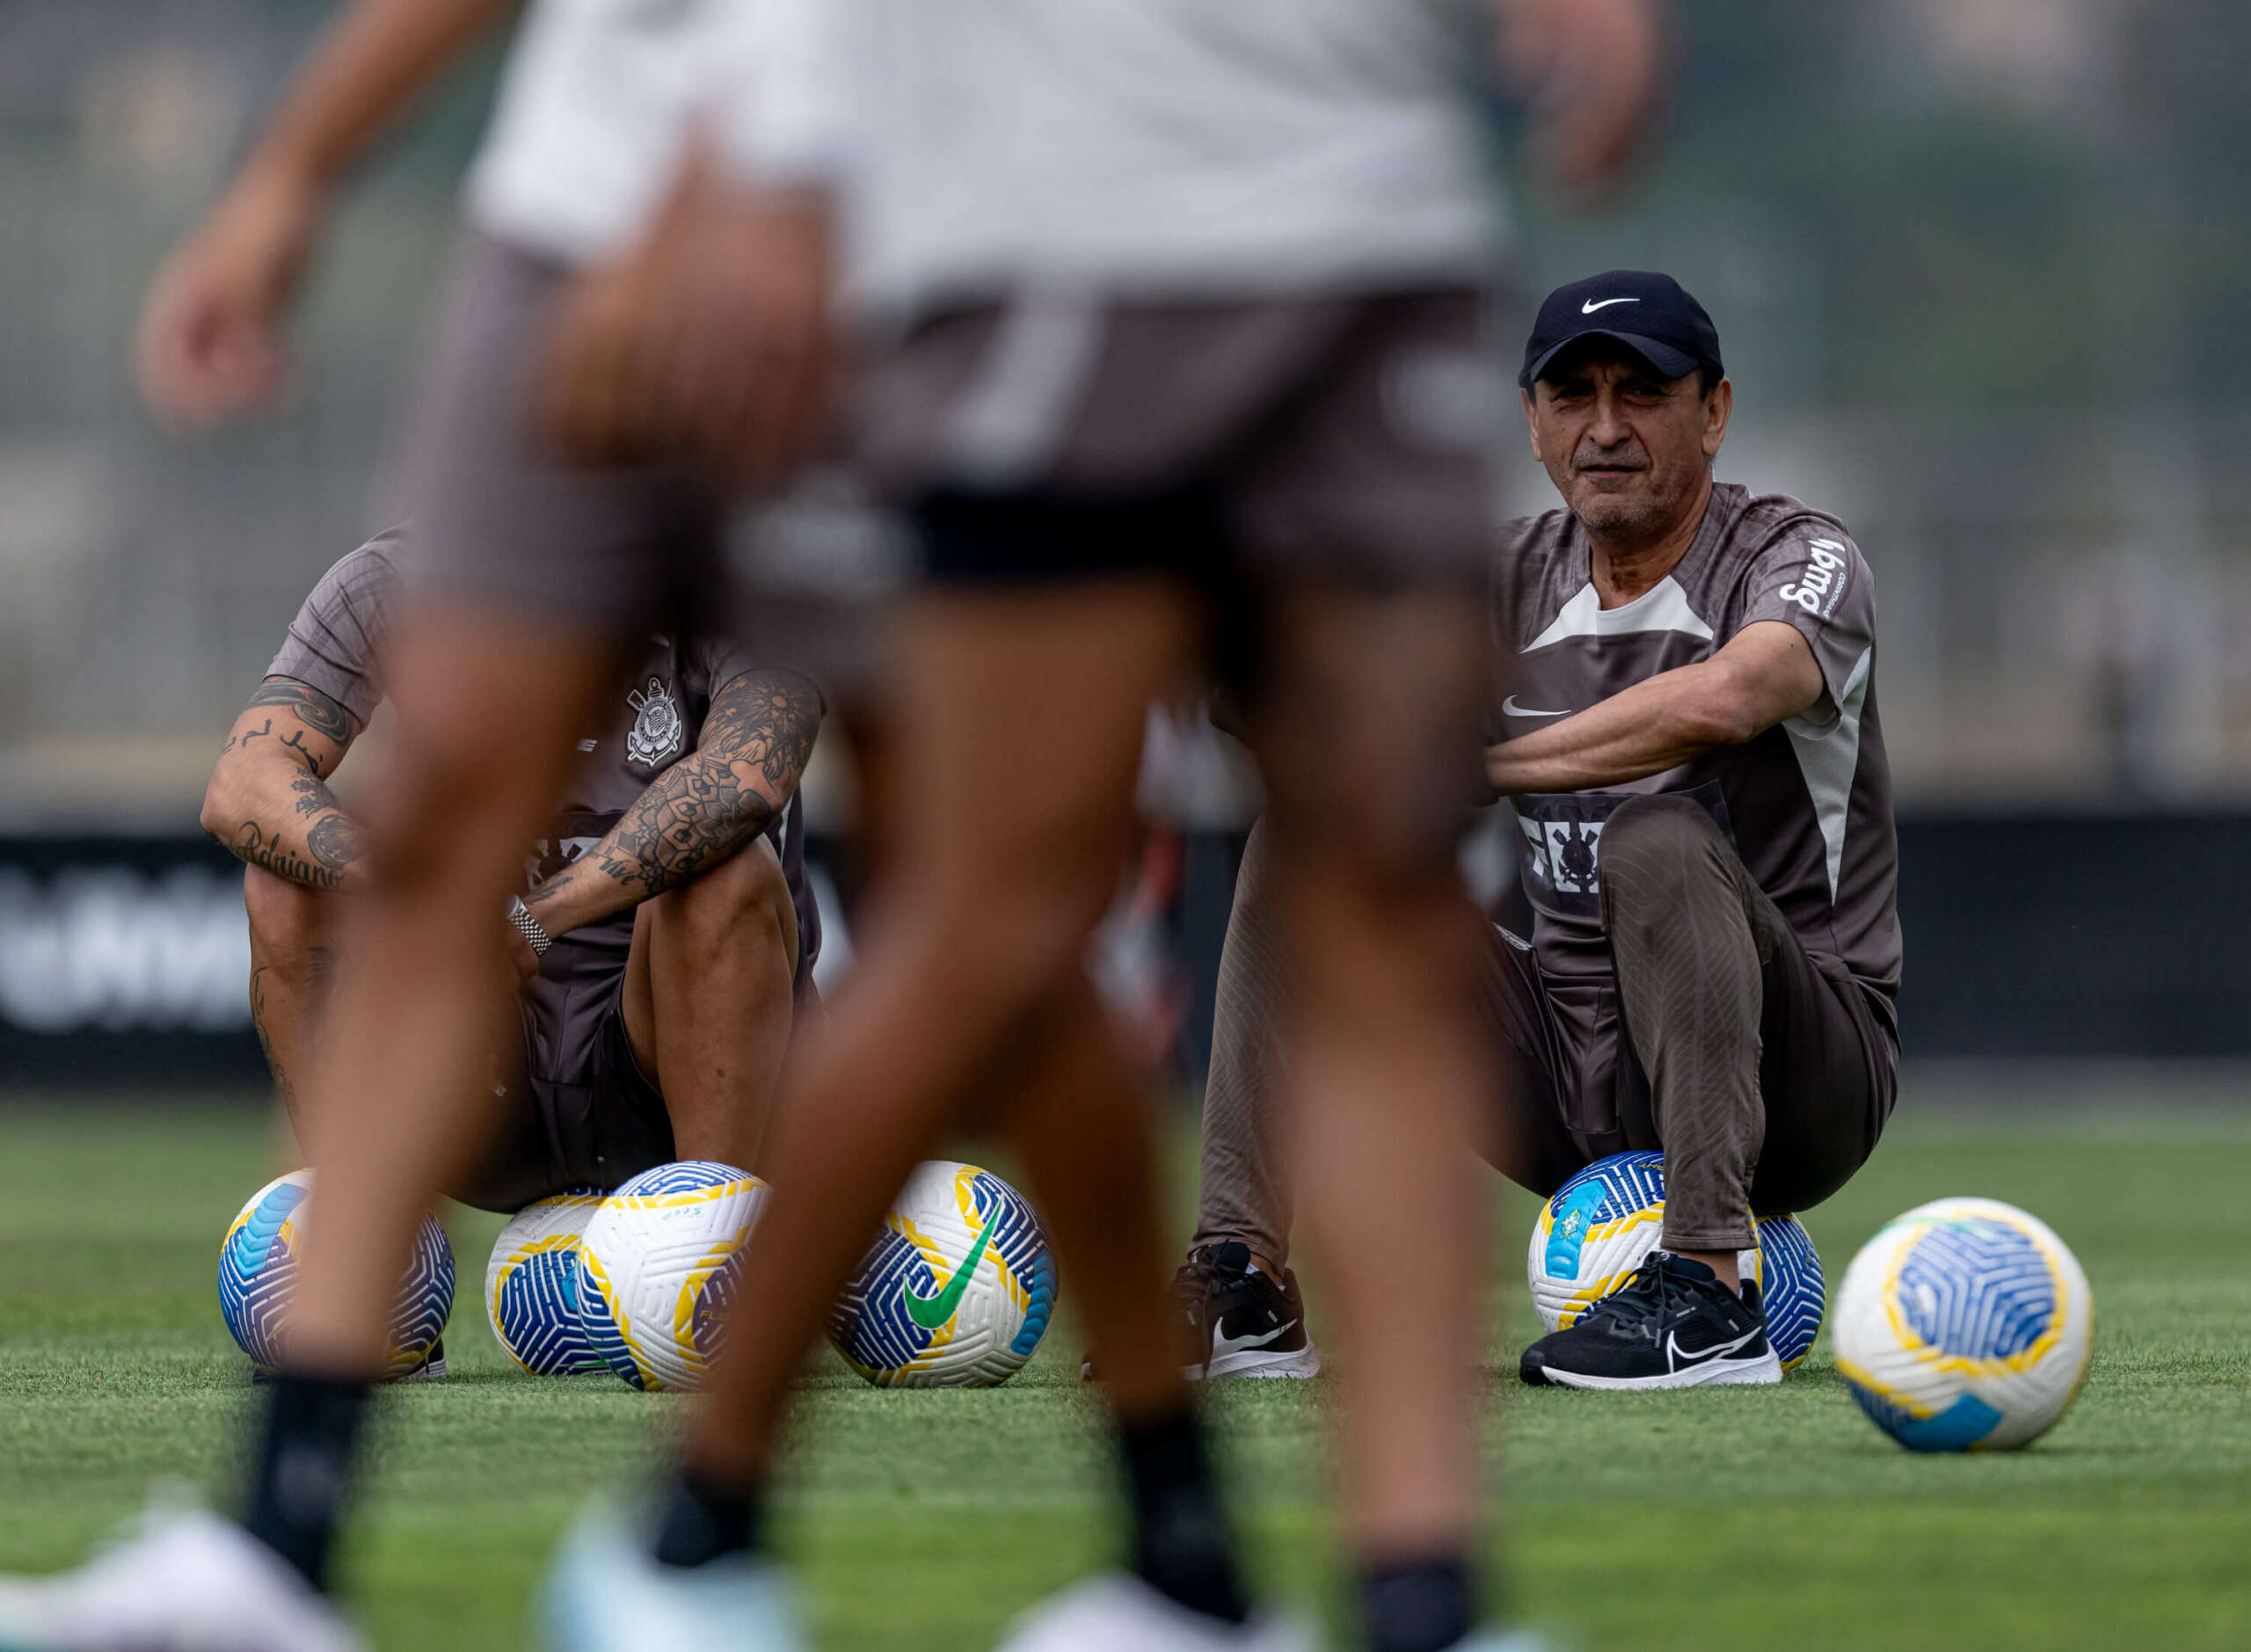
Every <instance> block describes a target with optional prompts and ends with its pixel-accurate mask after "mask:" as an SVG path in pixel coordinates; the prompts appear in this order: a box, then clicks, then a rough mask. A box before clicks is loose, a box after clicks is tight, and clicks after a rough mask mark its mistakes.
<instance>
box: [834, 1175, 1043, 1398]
mask: <svg viewBox="0 0 2251 1652" xmlns="http://www.w3.org/2000/svg"><path fill="white" fill-rule="evenodd" d="M1054 1309H1055V1263H1054V1260H1053V1257H1052V1256H1051V1255H1049V1253H1048V1249H1047V1239H1046V1235H1045V1234H1042V1233H1041V1232H1040V1231H1039V1219H1038V1217H1036V1216H1034V1215H1033V1214H1032V1209H1031V1204H1029V1203H1027V1202H1026V1200H1025V1199H1024V1195H1023V1194H1021V1193H1019V1192H1017V1191H1016V1190H1015V1189H1014V1188H1012V1187H1010V1186H1009V1184H1008V1183H1005V1182H1003V1181H1002V1180H1001V1178H1000V1177H998V1176H996V1175H994V1174H993V1173H992V1172H991V1171H990V1170H981V1169H980V1168H978V1167H977V1166H975V1165H973V1164H955V1163H952V1162H951V1161H944V1160H933V1161H929V1162H928V1163H925V1164H922V1165H920V1166H917V1167H916V1168H915V1170H914V1175H911V1176H909V1177H908V1178H907V1185H906V1186H905V1187H904V1188H902V1189H900V1194H899V1197H898V1199H897V1201H896V1202H894V1204H892V1211H891V1214H890V1215H889V1216H888V1217H886V1218H885V1219H884V1226H883V1231H882V1233H880V1234H878V1235H877V1237H876V1241H875V1243H874V1244H873V1245H872V1246H871V1247H870V1248H869V1250H868V1254H867V1255H865V1256H864V1257H863V1258H862V1259H861V1262H860V1266H859V1269H858V1270H857V1271H856V1273H855V1274H854V1276H853V1277H852V1282H851V1283H850V1284H848V1285H847V1286H846V1287H845V1288H844V1293H843V1294H842V1295H841V1296H840V1297H839V1298H838V1299H836V1303H835V1306H834V1307H832V1308H831V1309H830V1310H829V1317H828V1335H829V1339H830V1340H831V1341H832V1342H834V1343H835V1344H836V1349H837V1351H838V1352H839V1353H841V1354H842V1355H843V1356H844V1357H845V1359H846V1360H848V1361H849V1363H850V1365H851V1366H852V1369H853V1370H855V1371H856V1372H859V1373H860V1374H861V1375H862V1376H863V1377H865V1378H866V1379H868V1380H869V1381H870V1382H872V1383H876V1384H878V1385H880V1386H885V1387H902V1388H982V1387H990V1386H994V1384H997V1383H1002V1382H1006V1381H1007V1380H1008V1379H1009V1378H1010V1377H1012V1376H1014V1375H1015V1374H1016V1372H1018V1371H1019V1370H1021V1369H1022V1368H1023V1366H1024V1361H1026V1360H1027V1359H1030V1358H1031V1355H1032V1350H1034V1349H1036V1348H1038V1346H1039V1339H1040V1338H1041V1337H1042V1336H1044V1335H1046V1333H1047V1321H1048V1319H1049V1317H1050V1316H1051V1315H1052V1314H1053V1312H1054Z"/></svg>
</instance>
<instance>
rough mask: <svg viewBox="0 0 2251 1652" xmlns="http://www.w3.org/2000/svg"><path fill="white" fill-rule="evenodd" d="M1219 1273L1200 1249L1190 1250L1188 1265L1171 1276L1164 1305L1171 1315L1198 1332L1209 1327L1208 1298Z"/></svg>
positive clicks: (1214, 1291) (1215, 1289)
mask: <svg viewBox="0 0 2251 1652" xmlns="http://www.w3.org/2000/svg"><path fill="white" fill-rule="evenodd" d="M1219 1291H1220V1272H1219V1270H1218V1269H1217V1268H1215V1267H1213V1265H1212V1259H1211V1257H1210V1256H1209V1255H1206V1254H1205V1252H1204V1251H1203V1250H1198V1251H1196V1252H1194V1253H1193V1254H1192V1255H1191V1256H1190V1257H1189V1259H1188V1265H1187V1266H1186V1267H1184V1268H1183V1269H1181V1270H1180V1271H1179V1272H1177V1273H1176V1274H1174V1275H1173V1276H1172V1288H1171V1290H1170V1291H1169V1292H1168V1293H1167V1296H1166V1302H1167V1306H1169V1308H1170V1309H1171V1312H1172V1314H1173V1317H1174V1318H1176V1319H1177V1320H1179V1321H1183V1322H1184V1323H1185V1324H1186V1325H1188V1326H1189V1327H1190V1328H1191V1329H1193V1330H1194V1331H1195V1332H1196V1333H1197V1334H1198V1335H1209V1333H1210V1330H1211V1307H1212V1299H1213V1297H1215V1296H1217V1295H1218V1294H1219Z"/></svg>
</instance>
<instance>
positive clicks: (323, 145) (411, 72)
mask: <svg viewBox="0 0 2251 1652" xmlns="http://www.w3.org/2000/svg"><path fill="white" fill-rule="evenodd" d="M517 4H519V0H356V3H355V4H352V5H349V6H347V7H346V9H345V11H344V12H343V14H342V15H341V16H340V17H339V18H337V20H336V22H335V23H334V24H333V25H331V27H330V29H329V31H328V33H327V34H326V35H324V37H323V39H322V40H321V42H320V44H319V45H318V46H317V47H316V48H315V49H314V52H313V55H312V57H311V58H310V61H309V62H307V63H306V64H305V66H304V68H303V69H302V70H300V71H299V73H298V74H297V76H296V77H295V80H294V81H293V82H292V83H291V84H290V87H289V91H288V96H287V97H286V98H284V99H283V101H282V104H281V106H280V108H279V109H278V110H276V111H275V113H274V114H273V119H272V120H269V121H268V122H267V123H266V130H265V132H264V133H263V134H262V135H261V136H260V137H259V141H258V144H257V147H256V148H255V149H252V150H251V156H250V158H249V160H248V162H247V163H246V164H245V165H244V171H274V172H280V173H285V174H287V175H288V176H289V177H290V178H293V179H295V180H296V181H297V182H299V183H301V184H303V185H306V186H312V187H316V188H322V189H324V188H326V187H327V186H330V185H331V184H333V183H334V182H335V181H336V180H337V178H339V176H340V175H341V174H342V173H343V172H344V171H346V170H347V169H348V168H349V167H350V166H351V165H352V164H353V162H354V161H356V160H358V159H359V157H360V156H361V155H362V154H363V153H364V152H365V151H366V150H367V149H368V145H370V144H371V143H373V142H375V139H376V138H377V137H378V136H379V135H381V134H382V131H383V130H384V128H386V127H389V126H390V123H391V122H392V121H393V120H395V119H397V116H398V115H399V114H400V113H403V112H404V110H405V108H406V106H408V105H409V104H411V103H412V102H413V101H414V99H415V98H416V97H417V96H419V94H420V93H421V91H423V90H424V89H425V88H426V86H428V84H430V83H431V82H432V81H433V80H434V79H435V78H436V77H437V76H439V75H440V74H441V72H443V71H444V70H445V69H446V68H447V67H448V66H449V65H450V64H451V63H452V62H454V61H455V59H456V58H458V57H459V56H461V55H462V54H463V52H464V51H466V50H467V49H468V47H470V45H472V44H473V43H474V42H475V41H476V40H477V38H478V37H479V36H480V35H482V34H483V33H484V32H485V30H486V29H487V28H489V27H491V26H492V24H493V23H494V22H495V21H496V20H497V19H498V18H500V17H502V16H504V15H505V14H506V13H507V12H510V11H514V9H515V8H516V5H517Z"/></svg>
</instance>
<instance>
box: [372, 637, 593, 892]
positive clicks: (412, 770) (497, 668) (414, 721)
mask: <svg viewBox="0 0 2251 1652" xmlns="http://www.w3.org/2000/svg"><path fill="white" fill-rule="evenodd" d="M615 659H616V655H615V653H614V652H613V651H612V649H611V648H610V646H609V645H608V641H607V640H606V639H605V638H601V637H597V636H595V635H594V634H592V633H589V632H586V631H582V630H575V629H572V628H570V627H567V626H565V625H561V624H559V623H557V622H554V621H552V620H551V619H550V618H547V617H545V616H541V615H530V614H524V613H518V612H514V611H512V610H509V609H506V608H497V607H491V606H486V605H484V604H481V603H476V602H470V601H465V600H460V599H457V598H455V597H451V596H446V595H440V594H437V593H428V594H418V595H416V596H413V597H412V598H407V599H402V611H401V613H400V615H399V619H398V622H397V627H396V629H395V631H394V634H393V640H392V643H391V646H390V701H391V703H392V705H393V707H394V708H395V710H396V711H397V724H396V728H397V734H396V738H395V740H394V742H393V746H392V749H391V753H390V767H389V768H388V769H387V771H386V775H385V782H384V784H383V786H382V789H381V790H380V791H379V793H378V794H377V796H376V797H375V800H374V801H373V802H372V803H371V804H370V806H369V809H368V824H369V828H370V831H371V833H374V834H375V835H376V837H377V839H378V841H379V847H383V848H390V849H393V850H396V849H397V848H400V847H402V846H409V847H412V848H418V849H420V850H423V851H425V852H427V851H431V850H433V849H434V848H437V847H439V846H445V848H447V850H448V855H455V856H458V857H460V858H462V859H463V860H467V861H473V862H484V861H487V860H490V859H491V858H492V856H493V855H499V854H506V855H512V856H513V855H516V854H518V853H520V852H521V846H522V845H523V844H524V843H527V842H528V841H530V840H531V838H532V837H533V836H535V835H536V833H535V827H536V826H537V823H538V821H539V819H541V818H542V816H543V814H544V813H545V812H546V811H548V810H549V809H550V807H551V806H552V804H553V801H554V799H555V797H557V795H558V794H559V793H560V791H561V790H562V787H563V785H564V783H565V780H566V778H567V776H568V775H569V772H570V768H571V766H572V764H573V763H574V762H575V761H577V751H576V739H577V736H578V732H579V730H580V729H581V728H582V727H583V726H585V724H586V721H587V720H588V718H589V717H590V715H591V712H592V709H593V707H594V703H595V702H596V700H597V699H598V698H599V696H600V695H601V692H602V691H603V689H604V688H606V687H607V686H608V682H609V679H610V677H611V675H612V674H613V672H614V670H615Z"/></svg>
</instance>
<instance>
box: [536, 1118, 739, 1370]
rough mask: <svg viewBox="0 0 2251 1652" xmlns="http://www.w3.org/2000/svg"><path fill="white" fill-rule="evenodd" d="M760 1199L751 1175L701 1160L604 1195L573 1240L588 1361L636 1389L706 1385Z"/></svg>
mask: <svg viewBox="0 0 2251 1652" xmlns="http://www.w3.org/2000/svg"><path fill="white" fill-rule="evenodd" d="M765 1204H766V1183H763V1182H761V1181H760V1180H759V1179H758V1178H757V1177H756V1176H754V1175H750V1174H748V1173H747V1172H746V1171H742V1170H738V1169H735V1168H733V1167H732V1166H731V1165H724V1164H714V1163H712V1162H710V1161H709V1160H703V1159H688V1160H683V1161H681V1162H679V1163H677V1164H660V1165H659V1166H657V1168H655V1169H653V1170H644V1171H643V1172H642V1173H641V1174H640V1175H637V1176H635V1177H634V1178H633V1179H632V1180H631V1181H630V1182H628V1183H626V1184H625V1185H624V1186H623V1187H621V1188H619V1189H618V1190H617V1191H616V1192H615V1193H612V1194H610V1195H609V1196H608V1197H606V1198H604V1199H603V1200H602V1201H601V1205H600V1206H599V1207H598V1208H597V1209H596V1210H595V1212H594V1215H593V1217H592V1218H591V1219H589V1220H588V1221H587V1223H586V1233H585V1234H584V1235H583V1236H582V1237H581V1238H580V1239H579V1273H578V1295H579V1328H580V1330H581V1331H582V1332H583V1333H584V1335H585V1336H586V1342H587V1344H588V1346H589V1347H591V1348H592V1349H593V1350H594V1355H595V1357H597V1358H599V1359H600V1360H601V1362H602V1363H603V1364H604V1365H608V1367H609V1368H610V1369H611V1370H612V1371H614V1372H616V1373H617V1374H618V1375H619V1376H621V1377H623V1379H625V1380H626V1381H628V1382H630V1383H631V1384H632V1385H633V1386H635V1387H637V1388H674V1389H694V1388H701V1387H703V1386H704V1384H705V1382H706V1381H707V1380H709V1379H710V1370H711V1362H712V1360H713V1359H714V1358H715V1357H717V1356H718V1350H719V1342H720V1339H721V1337H722V1336H723V1335H725V1328H726V1317H727V1305H728V1304H729V1303H730V1302H732V1300H733V1299H734V1293H735V1270H736V1266H737V1264H736V1260H735V1259H736V1257H737V1255H739V1253H740V1251H741V1249H742V1247H743V1243H744V1241H746V1240H747V1239H748V1238H749V1237H750V1230H751V1228H752V1226H754V1225H755V1224H756V1222H757V1220H758V1213H759V1212H760V1211H761V1209H763V1208H764V1207H765Z"/></svg>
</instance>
